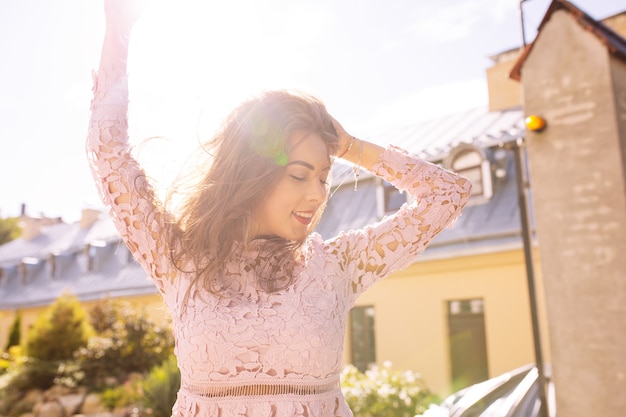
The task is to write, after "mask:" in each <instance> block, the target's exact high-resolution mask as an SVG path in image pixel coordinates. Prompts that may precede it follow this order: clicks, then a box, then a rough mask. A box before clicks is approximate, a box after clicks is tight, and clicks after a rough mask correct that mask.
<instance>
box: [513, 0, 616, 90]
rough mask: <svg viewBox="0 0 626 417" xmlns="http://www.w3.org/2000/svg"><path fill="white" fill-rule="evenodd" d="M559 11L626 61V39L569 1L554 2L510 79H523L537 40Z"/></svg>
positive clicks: (558, 0)
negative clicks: (525, 66)
mask: <svg viewBox="0 0 626 417" xmlns="http://www.w3.org/2000/svg"><path fill="white" fill-rule="evenodd" d="M557 10H564V11H566V12H567V13H569V14H571V15H572V16H573V17H574V19H575V20H576V22H577V23H578V24H579V25H580V26H581V27H582V28H583V29H585V30H587V31H589V32H591V33H593V34H594V35H595V36H596V37H597V38H598V39H599V40H600V42H602V43H603V44H604V45H605V46H606V48H607V50H608V51H609V53H611V54H612V55H614V56H616V57H617V58H619V59H620V60H623V61H626V39H624V38H623V37H622V36H620V35H619V34H618V33H617V32H615V31H614V30H612V29H611V28H610V27H608V26H607V25H605V24H604V23H602V22H599V21H597V20H594V19H593V18H592V17H591V16H589V15H588V14H587V13H585V12H583V11H582V10H581V9H579V8H578V7H576V6H574V5H573V4H572V3H570V2H569V1H566V0H553V1H552V3H551V4H550V7H548V10H547V11H546V14H545V15H544V17H543V19H542V21H541V23H540V24H539V28H538V31H537V36H536V37H535V40H534V41H533V42H532V43H531V44H529V45H528V46H527V47H526V49H525V50H524V52H522V54H521V56H520V57H519V59H518V61H517V63H516V64H515V66H514V67H513V69H512V70H511V74H510V77H511V78H512V79H514V80H517V81H519V80H521V79H522V67H523V66H524V63H525V62H526V58H528V56H529V54H530V53H531V51H532V49H533V47H534V46H535V44H536V43H537V39H539V37H540V36H541V34H542V29H543V28H544V26H545V25H546V24H547V23H548V21H549V20H550V18H551V17H552V15H553V14H554V13H555V12H556V11H557Z"/></svg>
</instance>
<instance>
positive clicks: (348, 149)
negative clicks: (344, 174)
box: [339, 136, 356, 158]
mask: <svg viewBox="0 0 626 417" xmlns="http://www.w3.org/2000/svg"><path fill="white" fill-rule="evenodd" d="M355 141H356V138H355V137H354V136H352V140H351V141H350V144H348V147H347V148H346V150H345V151H343V153H342V154H341V155H339V158H343V156H344V155H345V154H347V153H348V152H350V149H352V145H354V142H355Z"/></svg>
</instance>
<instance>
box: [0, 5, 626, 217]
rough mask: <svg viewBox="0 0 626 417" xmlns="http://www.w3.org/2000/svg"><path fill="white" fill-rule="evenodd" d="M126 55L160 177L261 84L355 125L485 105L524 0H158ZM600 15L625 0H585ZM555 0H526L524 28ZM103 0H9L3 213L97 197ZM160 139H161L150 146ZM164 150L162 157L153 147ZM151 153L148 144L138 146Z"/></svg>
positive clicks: (2, 77)
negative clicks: (96, 93) (93, 168)
mask: <svg viewBox="0 0 626 417" xmlns="http://www.w3.org/2000/svg"><path fill="white" fill-rule="evenodd" d="M154 3H155V4H153V7H152V9H151V10H149V12H148V13H147V14H146V15H145V16H144V18H143V19H142V21H141V22H140V23H139V24H138V25H137V27H136V29H135V32H134V34H133V38H132V43H131V56H130V59H129V61H130V63H129V65H130V71H129V72H130V76H131V81H130V83H131V84H130V88H131V105H132V107H131V121H130V125H131V137H132V138H133V139H134V142H139V141H140V140H141V139H144V138H146V137H149V136H153V135H165V136H167V137H168V138H169V139H170V140H169V141H167V142H166V141H160V142H159V143H158V144H157V145H156V146H152V145H151V146H149V147H148V148H149V150H148V151H146V152H148V154H147V156H146V155H145V154H144V156H143V158H145V159H146V160H159V161H160V162H159V163H158V164H157V163H155V165H154V166H151V165H147V166H146V168H147V169H148V173H149V174H152V175H154V176H156V177H160V176H163V177H167V175H171V172H172V171H174V170H175V167H176V166H177V165H176V163H177V162H176V161H178V160H180V159H183V157H184V156H185V155H186V152H187V151H188V150H189V149H190V146H191V145H192V144H194V143H195V141H196V140H197V137H198V136H199V137H201V138H204V137H206V136H207V135H209V134H210V133H211V132H212V131H213V129H214V128H215V126H216V125H217V124H218V122H219V120H220V119H221V118H222V117H224V116H225V115H226V114H227V113H228V112H229V111H230V110H231V109H232V108H233V107H234V106H235V105H236V104H237V103H239V102H240V101H241V100H243V99H245V98H247V97H248V96H250V95H251V94H254V93H256V92H258V91H260V90H264V89H271V88H290V89H291V88H293V89H299V90H303V91H306V92H309V93H312V94H314V95H317V96H318V97H320V98H321V99H322V100H323V101H324V102H325V103H326V105H327V107H328V108H329V110H330V111H331V113H333V115H334V116H335V117H336V118H337V119H338V120H339V121H340V122H342V124H343V125H344V126H345V127H346V128H347V129H348V130H349V131H351V132H354V133H355V134H357V135H361V136H364V137H371V134H370V133H369V132H373V131H379V130H380V129H381V128H382V127H384V126H388V125H391V124H393V123H398V122H404V121H407V120H418V119H422V118H425V117H432V116H435V115H440V114H445V113H449V112H454V111H456V110H462V109H468V108H473V107H477V106H481V105H484V104H485V103H486V100H487V98H486V97H487V90H486V83H485V70H486V69H487V68H488V67H489V66H490V65H491V61H490V59H489V56H492V55H494V54H497V53H499V52H503V51H506V50H509V49H512V48H515V47H518V46H520V44H521V28H520V18H519V0H441V1H427V0H358V1H357V0H222V1H219V2H218V1H206V0H195V1H193V0H158V1H155V2H154ZM574 4H576V5H577V6H578V7H580V8H582V9H583V10H584V11H586V12H587V13H588V14H590V15H591V16H592V17H594V18H596V19H602V18H605V17H607V16H611V15H613V14H616V13H618V12H621V11H623V10H625V9H626V3H625V2H624V1H622V0H577V1H574ZM548 5H549V0H527V1H526V2H525V3H524V4H523V7H524V15H525V21H526V34H527V40H528V41H531V40H532V39H533V38H534V36H535V34H536V31H535V30H536V28H537V26H538V25H539V23H540V21H541V18H542V17H543V14H544V12H545V10H546V9H547V7H548ZM103 31H104V20H103V3H102V1H101V0H54V1H50V0H0V60H1V61H0V155H2V158H1V162H0V217H8V216H16V215H19V212H20V206H21V204H22V203H25V204H26V205H27V212H28V214H31V215H40V214H44V215H47V216H62V217H63V218H64V219H65V220H66V221H74V220H77V219H78V218H79V216H80V211H81V210H82V209H83V208H85V207H96V208H100V207H101V205H100V204H99V201H98V198H97V195H96V192H95V187H94V186H93V183H92V180H91V175H90V173H89V171H88V168H87V163H86V161H85V156H84V141H85V136H86V130H87V122H88V118H89V101H90V98H91V72H92V69H94V68H96V67H97V65H98V59H99V55H100V44H101V41H102V36H103ZM152 153H154V154H152ZM155 158H156V159H155ZM142 160H143V159H142Z"/></svg>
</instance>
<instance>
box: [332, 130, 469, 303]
mask: <svg viewBox="0 0 626 417" xmlns="http://www.w3.org/2000/svg"><path fill="white" fill-rule="evenodd" d="M335 127H336V129H337V133H338V134H339V137H340V150H339V151H338V155H342V152H344V155H343V157H344V158H345V159H347V160H348V161H350V162H353V163H358V164H360V165H361V166H362V167H363V168H366V169H369V170H370V171H372V172H373V173H374V174H376V175H377V176H378V177H380V178H382V179H384V180H386V181H388V182H390V183H392V184H393V185H394V186H396V187H397V188H398V189H400V190H402V191H406V192H408V193H409V194H410V195H411V196H412V197H413V200H414V201H413V202H412V203H411V204H405V205H404V206H403V207H402V208H401V209H400V210H398V212H397V213H395V214H394V215H393V216H389V217H386V218H385V219H383V220H382V221H380V222H378V223H377V224H374V225H370V226H368V227H366V228H364V229H361V230H353V231H349V232H346V233H342V234H341V235H340V236H338V237H337V238H335V239H332V240H330V241H328V242H326V249H325V251H326V252H327V253H330V254H332V255H333V256H334V257H336V258H337V259H340V261H339V269H340V270H341V271H343V274H341V275H344V276H345V275H347V277H348V279H347V281H346V282H345V284H346V285H347V288H346V290H347V291H348V292H349V294H350V296H351V297H352V299H353V300H356V298H357V297H358V296H359V295H360V294H361V293H362V292H363V291H365V290H366V289H367V288H369V287H370V286H371V285H372V284H373V283H375V282H376V281H378V280H380V279H381V278H383V277H385V276H387V275H389V274H391V273H392V272H394V271H396V270H400V269H404V268H406V267H407V266H409V265H410V264H411V263H413V262H414V261H415V259H416V257H417V256H418V255H419V254H420V253H421V252H423V251H424V250H425V249H426V246H427V245H428V244H429V243H430V242H431V241H432V240H433V238H434V237H435V236H437V235H438V234H439V233H440V232H441V231H442V230H443V229H444V228H445V227H447V226H449V225H450V224H451V223H452V222H453V221H454V220H455V219H456V218H457V217H458V216H459V215H460V214H461V210H462V209H463V207H464V206H465V205H466V204H467V202H468V201H469V198H470V194H471V183H470V182H469V181H468V180H467V179H465V178H463V177H461V176H459V175H457V174H455V173H452V172H449V171H447V170H445V169H443V168H441V167H439V166H437V165H434V164H431V163H429V162H426V161H423V160H421V159H419V158H417V157H415V156H414V155H411V154H409V153H407V152H405V151H403V150H401V149H398V148H395V147H388V148H387V149H383V148H381V147H379V146H377V145H375V144H371V143H368V142H363V143H362V144H361V143H359V139H353V138H352V137H351V136H350V135H347V134H346V133H345V131H344V130H343V129H342V128H341V126H339V125H338V124H337V125H336V126H335ZM353 140H354V143H352V145H350V143H351V142H352V141H353ZM342 149H343V150H342ZM347 149H349V150H348V151H347V152H346V150H347ZM359 154H360V156H359Z"/></svg>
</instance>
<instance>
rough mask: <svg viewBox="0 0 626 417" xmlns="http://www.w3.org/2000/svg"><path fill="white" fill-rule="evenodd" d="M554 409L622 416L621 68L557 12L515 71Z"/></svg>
mask: <svg viewBox="0 0 626 417" xmlns="http://www.w3.org/2000/svg"><path fill="white" fill-rule="evenodd" d="M521 74H522V87H523V94H524V108H525V112H526V114H527V115H528V114H539V115H541V116H543V117H544V118H545V119H546V120H547V123H548V126H547V128H546V129H545V130H544V131H543V132H539V133H533V132H529V133H528V135H527V150H528V158H529V175H530V183H531V190H532V196H533V207H534V216H535V222H536V228H537V236H538V241H539V250H540V256H541V268H542V275H543V281H544V287H545V298H546V307H547V313H548V323H549V324H548V325H549V334H550V346H551V358H552V371H553V381H554V384H555V389H556V403H557V407H556V411H557V413H558V416H563V417H578V416H580V417H589V416H602V417H623V416H624V415H625V413H626V395H624V392H626V176H625V160H626V151H625V149H626V63H625V62H624V61H623V60H620V59H618V58H616V57H615V56H613V55H611V54H609V51H608V49H607V46H606V45H605V44H604V43H602V42H601V41H600V39H599V37H598V36H596V35H595V34H593V33H592V32H591V31H590V30H588V29H584V28H583V27H582V26H581V25H579V24H578V23H577V22H576V20H575V19H574V17H573V16H572V15H570V14H569V13H567V12H566V11H563V10H558V11H556V12H555V13H554V14H553V15H552V16H551V18H550V20H549V21H548V22H547V23H546V24H545V25H544V26H543V28H542V30H541V32H540V34H539V36H538V38H537V41H536V42H535V45H534V46H533V49H532V50H531V52H530V54H529V55H528V57H527V58H526V60H525V62H524V64H523V68H522V73H521Z"/></svg>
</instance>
